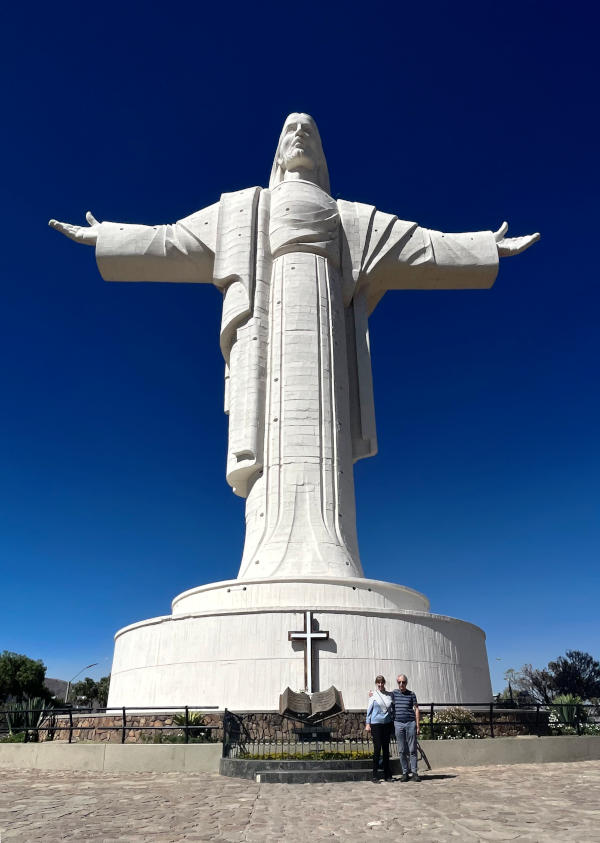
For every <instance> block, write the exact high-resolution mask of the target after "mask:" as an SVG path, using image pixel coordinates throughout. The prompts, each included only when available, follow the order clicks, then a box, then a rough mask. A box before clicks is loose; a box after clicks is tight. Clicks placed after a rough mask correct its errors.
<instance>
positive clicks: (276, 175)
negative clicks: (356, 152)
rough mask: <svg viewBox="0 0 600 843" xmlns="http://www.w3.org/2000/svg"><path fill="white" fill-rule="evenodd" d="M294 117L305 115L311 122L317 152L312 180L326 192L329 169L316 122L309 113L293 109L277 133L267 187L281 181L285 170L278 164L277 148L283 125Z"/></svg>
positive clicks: (283, 130) (282, 133) (281, 137)
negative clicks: (275, 148)
mask: <svg viewBox="0 0 600 843" xmlns="http://www.w3.org/2000/svg"><path fill="white" fill-rule="evenodd" d="M294 117H307V118H308V119H309V120H310V122H311V123H312V130H313V132H314V140H315V141H316V147H317V153H318V160H317V166H316V168H315V170H314V172H313V181H314V182H315V184H318V185H319V187H320V188H321V189H322V190H324V191H325V192H326V193H330V191H331V188H330V186H329V170H328V169H327V161H326V160H325V153H324V152H323V144H322V143H321V136H320V134H319V130H318V129H317V124H316V123H315V121H314V120H313V118H312V117H311V116H310V114H304V113H302V112H298V111H293V112H292V113H291V114H289V115H288V116H287V117H286V119H285V121H284V123H283V128H282V130H281V134H280V135H279V143H278V144H277V151H276V152H275V159H274V161H273V166H272V168H271V178H270V179H269V189H270V190H272V189H273V188H274V187H275V185H277V184H279V183H280V182H282V181H283V177H284V174H285V170H284V169H283V167H282V166H281V165H280V163H279V162H280V154H279V150H280V148H281V142H282V140H283V136H284V132H285V127H286V126H287V124H288V123H289V122H290V120H293V118H294Z"/></svg>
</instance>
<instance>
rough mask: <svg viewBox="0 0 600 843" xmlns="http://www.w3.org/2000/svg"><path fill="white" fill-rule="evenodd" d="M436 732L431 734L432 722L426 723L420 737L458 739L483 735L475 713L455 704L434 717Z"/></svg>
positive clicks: (445, 739) (442, 739) (439, 739)
mask: <svg viewBox="0 0 600 843" xmlns="http://www.w3.org/2000/svg"><path fill="white" fill-rule="evenodd" d="M433 723H434V730H433V731H434V734H433V735H432V734H431V731H432V730H431V724H430V723H424V724H423V725H422V726H421V735H420V737H421V738H423V739H424V740H427V739H428V738H432V737H434V738H435V739H436V740H438V741H456V740H463V739H465V738H470V739H474V738H481V737H483V736H482V734H481V732H480V731H479V728H478V726H477V723H476V721H475V717H474V715H473V714H472V713H471V712H470V711H469V710H468V709H466V708H462V707H461V706H458V705H457V706H453V707H452V708H446V709H445V710H444V711H441V712H440V713H439V714H435V715H434V717H433Z"/></svg>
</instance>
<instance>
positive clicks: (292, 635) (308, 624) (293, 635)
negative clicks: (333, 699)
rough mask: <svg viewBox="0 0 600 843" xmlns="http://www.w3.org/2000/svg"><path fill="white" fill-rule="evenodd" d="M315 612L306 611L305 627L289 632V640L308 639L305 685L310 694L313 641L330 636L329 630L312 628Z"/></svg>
mask: <svg viewBox="0 0 600 843" xmlns="http://www.w3.org/2000/svg"><path fill="white" fill-rule="evenodd" d="M312 622H313V613H312V612H311V611H308V612H305V613H304V629H301V630H298V631H294V632H288V641H293V640H294V639H300V640H301V641H306V646H305V648H304V687H305V688H306V691H307V693H308V694H312V692H313V681H312V675H313V658H312V642H313V641H317V640H319V639H320V640H322V641H326V640H327V639H328V638H329V631H328V630H320V631H319V632H313V629H312Z"/></svg>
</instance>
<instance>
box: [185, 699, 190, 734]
mask: <svg viewBox="0 0 600 843" xmlns="http://www.w3.org/2000/svg"><path fill="white" fill-rule="evenodd" d="M189 726H190V710H189V708H188V706H187V705H186V707H185V742H186V743H189V742H190V729H189Z"/></svg>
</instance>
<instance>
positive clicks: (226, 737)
mask: <svg viewBox="0 0 600 843" xmlns="http://www.w3.org/2000/svg"><path fill="white" fill-rule="evenodd" d="M228 755H229V713H228V711H227V709H224V711H223V758H227V756H228Z"/></svg>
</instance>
